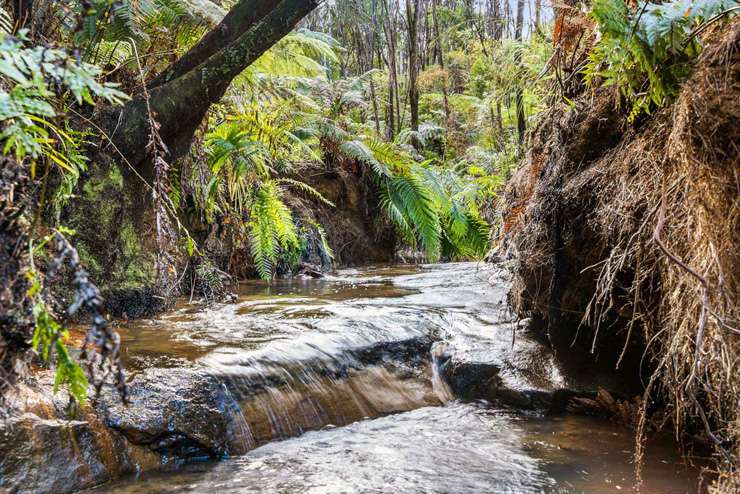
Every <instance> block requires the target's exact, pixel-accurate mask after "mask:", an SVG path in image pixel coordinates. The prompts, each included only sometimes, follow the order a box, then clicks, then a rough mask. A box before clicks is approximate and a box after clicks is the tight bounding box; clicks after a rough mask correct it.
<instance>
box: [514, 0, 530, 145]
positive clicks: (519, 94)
mask: <svg viewBox="0 0 740 494" xmlns="http://www.w3.org/2000/svg"><path fill="white" fill-rule="evenodd" d="M523 24H524V0H517V3H516V39H517V41H521V40H522V27H523ZM520 58H521V55H517V63H520V62H521V60H520ZM515 104H516V128H517V132H518V134H519V142H520V143H522V142H524V133H525V132H526V130H527V121H526V119H525V116H524V91H523V89H522V88H521V87H518V88H517V90H516V94H515Z"/></svg>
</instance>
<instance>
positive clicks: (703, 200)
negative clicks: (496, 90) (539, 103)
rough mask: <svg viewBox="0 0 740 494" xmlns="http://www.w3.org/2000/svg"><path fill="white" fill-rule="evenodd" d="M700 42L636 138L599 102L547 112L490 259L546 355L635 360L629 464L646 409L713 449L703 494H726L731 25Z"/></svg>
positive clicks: (738, 339) (735, 471) (737, 470)
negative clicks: (567, 349) (498, 251)
mask: <svg viewBox="0 0 740 494" xmlns="http://www.w3.org/2000/svg"><path fill="white" fill-rule="evenodd" d="M709 31H711V32H708V33H707V34H706V36H705V38H704V40H705V50H704V52H703V53H702V55H701V56H700V58H699V59H698V60H697V62H696V69H695V72H694V74H693V76H692V77H691V78H690V79H689V80H688V81H687V82H686V83H685V84H684V86H683V88H682V90H681V93H680V95H679V97H678V98H677V100H676V101H675V102H674V103H673V104H672V105H671V106H670V107H668V108H664V109H662V110H660V111H658V112H656V113H655V114H654V115H653V116H652V117H650V118H649V119H647V120H646V121H644V122H642V123H641V124H639V125H638V126H636V127H634V128H632V127H628V126H627V125H626V123H625V121H624V119H623V117H622V116H621V114H620V112H619V111H617V110H616V108H617V107H618V104H617V103H618V101H617V98H616V96H615V94H614V93H613V92H612V91H610V90H607V89H599V90H597V91H595V92H594V93H593V94H581V96H579V97H578V99H576V100H575V108H568V106H567V105H566V104H564V103H558V104H555V105H554V106H553V107H552V108H551V109H550V110H549V111H548V113H547V115H546V116H545V118H544V119H543V120H542V122H541V124H540V125H539V127H538V128H537V129H535V131H534V132H533V135H532V149H531V151H530V154H529V155H528V157H527V161H526V164H525V165H524V166H523V167H522V168H521V169H520V170H519V171H518V173H517V174H516V176H515V177H514V179H513V181H512V183H511V185H510V187H509V190H508V191H507V206H506V207H507V210H506V211H504V224H505V225H506V230H507V231H506V232H505V233H504V245H505V246H506V247H507V251H508V253H509V254H511V255H512V256H513V257H514V259H516V261H515V268H514V269H515V277H514V284H515V288H514V290H513V292H512V302H513V304H514V306H515V308H516V309H517V311H518V312H519V313H520V314H522V315H534V316H538V317H541V318H543V319H544V320H546V322H547V323H548V332H549V336H550V339H551V341H557V340H569V341H570V344H571V346H573V344H575V346H577V345H578V344H579V342H582V341H583V340H586V345H585V346H584V348H586V349H588V350H590V351H591V352H592V353H595V354H598V355H599V357H600V358H602V359H603V358H607V359H610V362H613V364H614V365H615V366H622V367H625V366H627V365H635V364H634V357H636V356H637V357H641V359H638V365H639V366H640V367H643V373H642V377H643V378H645V379H646V380H647V381H648V383H647V384H646V385H645V396H644V399H643V400H642V404H641V417H640V420H639V422H638V424H637V425H638V426H637V431H638V446H637V449H636V455H637V457H638V460H639V459H640V457H641V454H642V448H643V440H642V439H643V438H642V436H643V435H644V430H645V426H646V421H647V416H648V414H649V412H650V411H651V408H652V407H653V406H654V405H655V404H656V402H659V403H661V404H662V406H663V407H665V411H666V414H667V415H668V416H670V419H671V422H672V424H673V426H674V427H675V431H676V433H677V434H678V435H683V434H684V433H688V432H695V431H703V432H704V435H705V436H706V437H707V439H708V441H710V442H711V443H713V446H714V450H715V452H716V460H717V466H718V468H717V470H718V477H717V479H716V481H715V482H714V484H713V487H712V489H713V490H714V492H737V489H738V488H739V487H740V369H739V368H738V366H739V364H740V331H739V330H738V327H739V326H740V325H739V324H738V321H739V320H740V306H739V301H740V176H739V171H740V153H738V148H737V146H738V142H740V125H739V124H738V122H740V97H739V96H740V21H738V20H737V19H735V20H733V21H731V22H730V23H728V24H725V25H724V26H722V27H720V25H719V24H717V25H715V26H713V27H712V28H711V29H710V30H709ZM578 314H580V316H576V315H578ZM630 358H632V360H630ZM628 360H630V362H629V364H628ZM645 371H650V372H651V373H652V374H651V375H650V377H649V378H648V376H647V375H645ZM638 465H639V461H638ZM638 473H639V466H638Z"/></svg>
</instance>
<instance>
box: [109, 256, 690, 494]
mask: <svg viewBox="0 0 740 494" xmlns="http://www.w3.org/2000/svg"><path fill="white" fill-rule="evenodd" d="M506 291H507V285H506V281H505V279H503V278H502V277H501V275H500V274H499V273H497V272H496V270H495V268H492V267H491V266H488V265H479V264H467V263H459V264H444V265H433V266H411V267H409V266H405V267H379V268H366V269H362V270H343V271H341V272H340V273H338V274H337V275H336V276H332V277H328V278H325V279H319V280H313V279H311V280H299V279H294V280H286V281H278V282H275V283H273V285H272V286H269V287H268V286H267V285H265V284H263V283H261V282H250V283H247V284H242V285H241V286H240V291H239V298H238V301H237V303H235V304H228V305H217V306H214V307H211V308H207V309H203V308H197V309H194V308H192V307H191V306H187V305H186V304H184V303H183V304H182V305H181V306H180V307H179V308H178V309H177V310H175V311H173V312H172V313H170V314H168V315H165V316H163V317H161V318H159V319H156V320H151V321H136V322H133V323H129V324H128V325H126V326H125V327H123V328H121V333H122V337H123V340H124V348H125V350H124V358H125V361H126V364H127V367H128V368H129V369H130V370H131V371H132V372H134V373H138V374H141V375H142V376H145V375H146V374H147V372H150V371H151V370H152V368H159V369H170V371H168V372H185V370H187V371H188V372H195V373H207V374H209V375H213V376H217V377H218V379H219V381H220V382H223V384H224V387H225V388H227V389H228V390H229V396H230V397H233V399H234V401H235V402H236V404H237V406H236V407H234V408H236V409H237V412H236V413H237V414H238V416H239V420H238V422H239V427H237V432H236V433H235V435H236V436H238V437H237V439H236V443H237V446H238V447H234V448H232V451H233V452H238V453H243V454H231V455H230V457H229V458H227V459H225V460H222V461H219V462H200V463H191V464H187V465H184V466H181V467H180V468H179V469H178V470H177V471H173V472H167V473H156V474H144V475H142V476H140V477H139V478H137V479H127V480H124V481H122V482H118V483H115V484H112V485H106V486H103V487H101V488H99V489H97V490H96V491H95V492H116V493H159V492H162V493H165V492H166V493H170V492H211V493H217V492H218V493H222V492H223V493H237V492H286V493H299V492H315V493H334V492H394V493H395V492H403V493H415V492H444V493H448V492H449V493H453V492H454V493H466V492H502V493H503V492H513V493H529V492H533V493H534V492H548V493H570V492H584V493H612V492H615V493H616V492H628V491H631V490H632V488H633V485H634V482H635V479H634V475H633V471H634V466H633V465H632V464H631V463H630V458H631V452H632V449H633V438H632V433H631V432H630V431H628V430H626V429H624V428H619V427H617V426H614V425H611V424H609V423H605V422H603V421H599V420H596V419H589V418H584V417H576V416H562V417H550V416H544V415H542V414H541V413H537V412H533V411H528V412H524V411H517V410H515V409H514V410H512V409H507V410H503V409H499V408H495V407H492V406H490V405H488V404H486V403H485V402H480V401H478V402H474V403H462V402H459V401H456V400H454V399H453V393H452V391H451V389H450V388H449V386H447V384H446V383H445V381H444V378H443V377H442V376H441V374H440V368H441V365H442V364H441V359H442V355H443V350H444V348H446V346H447V345H449V346H452V347H454V348H455V349H456V351H457V352H458V354H459V355H463V356H464V357H465V359H467V360H470V361H476V362H477V361H485V362H494V363H495V364H496V365H497V367H499V368H500V378H501V380H502V382H503V383H504V384H505V385H506V386H507V387H509V388H512V389H528V390H529V389H532V390H548V389H553V388H558V387H564V386H570V387H573V386H580V387H583V386H586V387H589V386H597V385H599V384H605V381H603V380H602V378H600V377H598V376H590V375H583V374H581V375H576V376H575V377H574V376H571V375H569V373H568V372H567V371H566V370H564V369H561V368H560V367H559V366H558V364H556V362H555V361H554V359H553V357H552V355H551V354H550V353H549V352H548V351H547V348H546V346H544V345H542V344H541V342H539V341H536V339H534V338H532V337H530V336H528V335H527V333H526V331H522V330H521V329H517V326H516V324H515V322H514V321H513V320H512V317H511V315H510V314H509V313H508V310H507V307H506V303H505V296H506ZM441 341H444V342H445V343H444V344H441V343H435V342H441ZM443 345H444V347H443ZM176 369H182V370H180V371H178V370H176ZM162 372H164V371H162ZM609 384H612V385H613V384H614V383H609ZM612 387H613V386H612ZM674 450H675V446H674V445H672V444H669V443H665V442H663V441H655V444H651V445H650V447H649V449H648V457H647V460H646V467H645V474H644V479H645V483H644V485H643V489H642V491H641V492H644V493H680V492H697V478H698V475H697V472H696V470H694V469H692V468H689V467H686V466H685V465H684V464H683V463H681V462H680V461H679V460H678V458H677V457H676V455H675V453H674Z"/></svg>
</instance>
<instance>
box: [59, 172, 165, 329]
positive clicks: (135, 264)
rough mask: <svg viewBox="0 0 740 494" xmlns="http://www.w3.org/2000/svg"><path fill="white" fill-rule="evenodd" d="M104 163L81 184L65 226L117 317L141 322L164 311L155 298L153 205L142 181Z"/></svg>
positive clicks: (93, 279)
mask: <svg viewBox="0 0 740 494" xmlns="http://www.w3.org/2000/svg"><path fill="white" fill-rule="evenodd" d="M129 175H130V174H127V173H125V172H124V171H122V169H121V168H120V167H119V165H118V164H116V163H115V162H113V161H112V160H110V159H105V158H104V159H101V160H99V161H98V162H97V164H96V165H94V166H92V167H91V169H90V171H89V172H88V173H87V174H86V175H84V176H82V177H81V178H80V185H79V186H78V191H77V195H78V197H77V200H75V201H73V202H72V204H70V205H69V206H68V207H67V208H66V209H65V211H64V216H63V220H62V221H63V223H64V224H65V225H66V226H69V227H70V228H72V229H74V230H75V231H76V232H77V234H76V238H75V246H76V247H77V251H78V252H79V254H80V260H81V261H82V263H83V265H84V266H85V268H86V269H87V270H88V271H89V273H90V276H91V279H92V281H93V282H94V283H95V284H97V285H98V287H99V288H100V290H101V292H102V294H103V296H104V297H105V299H106V307H107V309H108V310H109V311H110V312H111V313H112V314H113V315H116V316H121V315H125V316H128V317H139V316H142V315H146V314H151V313H152V312H154V311H156V310H157V309H158V308H159V307H160V306H161V302H160V299H158V298H157V297H155V296H154V295H155V293H156V273H155V270H154V262H155V259H156V251H155V246H154V244H153V240H152V238H148V237H151V235H147V232H148V231H151V229H152V222H151V216H152V214H151V209H152V208H151V202H150V197H149V195H148V194H147V193H146V191H147V190H148V187H147V186H146V185H145V184H144V183H143V182H142V181H141V179H140V178H138V177H136V176H133V175H130V176H129Z"/></svg>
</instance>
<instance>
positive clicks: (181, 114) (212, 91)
mask: <svg viewBox="0 0 740 494" xmlns="http://www.w3.org/2000/svg"><path fill="white" fill-rule="evenodd" d="M271 2H272V0H266V1H265V2H264V3H265V4H270V3H271ZM260 3H261V2H260V1H255V0H242V2H240V3H239V4H237V6H235V7H234V10H237V11H238V15H237V14H233V15H232V14H231V13H230V14H229V15H227V17H226V18H224V20H223V22H222V23H221V24H220V25H219V27H216V28H215V29H214V30H213V31H211V32H210V33H209V34H207V35H206V36H205V37H204V38H203V41H201V42H200V43H198V44H197V45H196V46H195V47H194V48H193V49H192V50H191V51H189V52H188V53H186V54H185V55H184V56H183V58H182V59H181V60H184V61H183V62H182V63H179V61H178V62H175V63H174V64H173V66H172V67H171V68H170V69H168V70H166V71H165V73H166V74H171V75H173V76H174V75H176V74H180V75H179V76H177V77H175V78H169V79H168V76H166V77H164V78H163V79H168V80H166V82H163V83H162V84H160V85H156V86H154V87H153V88H152V89H150V90H149V92H148V93H149V105H150V106H151V109H152V111H153V113H154V115H155V118H156V120H157V123H158V124H159V134H160V136H161V137H162V140H163V142H164V143H165V145H166V146H167V148H168V149H169V152H170V156H169V157H170V158H171V159H176V158H179V157H181V156H183V155H185V154H186V153H187V152H188V150H189V149H190V142H191V140H192V137H193V134H194V133H195V130H196V129H197V128H198V126H199V125H200V124H201V122H202V121H203V118H204V117H205V115H206V112H207V111H208V109H209V108H210V106H211V105H213V104H214V103H216V102H218V101H219V100H220V99H221V97H222V96H223V95H224V93H225V92H226V89H227V88H228V87H229V84H231V81H232V80H233V79H234V78H235V77H236V76H237V75H239V74H240V73H241V72H242V71H243V70H244V69H245V68H246V67H248V66H249V65H250V64H251V63H253V62H254V61H255V60H257V58H259V57H260V56H261V55H262V54H263V53H264V52H265V51H267V50H268V49H269V48H270V47H272V46H273V45H274V44H275V43H277V42H278V41H279V40H280V39H281V38H283V37H284V36H285V35H287V34H288V33H289V32H290V31H291V30H292V29H293V28H294V27H295V25H296V24H297V23H298V21H300V20H301V19H302V18H303V17H305V16H306V15H307V14H308V13H309V12H311V11H312V10H313V9H314V8H316V6H317V5H318V3H319V0H283V1H282V2H280V3H279V4H278V5H277V7H275V8H273V9H271V10H270V11H269V13H267V15H264V16H263V17H262V18H261V19H256V20H255V17H256V15H254V16H250V15H249V14H250V13H251V10H245V9H246V6H252V7H253V9H252V10H259V9H262V10H260V12H262V11H264V10H265V8H264V7H260V6H257V5H256V4H260ZM272 3H276V2H272ZM235 19H241V22H244V23H245V24H244V25H237V23H236V20H235ZM222 28H223V29H222ZM215 31H219V32H218V33H216V34H214V32H215ZM220 31H223V32H220ZM223 42H228V44H226V45H225V46H223V47H220V46H221V43H223ZM219 47H220V49H219ZM193 64H195V65H194V67H192V68H190V69H188V70H185V68H187V67H189V66H191V65H193ZM156 82H159V80H158V81H156ZM103 123H104V128H106V129H107V130H108V134H109V136H110V137H111V139H112V141H113V142H114V144H115V145H116V147H117V148H118V150H119V151H120V152H121V154H123V156H124V157H125V158H126V159H127V160H128V161H129V163H131V164H132V165H133V166H134V167H135V168H136V169H137V171H138V172H139V173H140V174H141V175H142V176H143V177H144V178H145V179H147V180H151V179H152V177H153V170H152V166H151V163H150V162H149V160H148V156H147V151H146V145H147V142H148V140H149V134H150V130H151V129H150V124H149V118H148V111H147V101H146V99H145V97H144V96H143V95H142V96H138V97H136V98H134V99H133V100H132V101H130V102H128V103H127V104H126V105H125V106H124V107H123V109H119V110H117V111H115V112H112V113H110V114H108V115H106V117H105V122H103Z"/></svg>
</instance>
